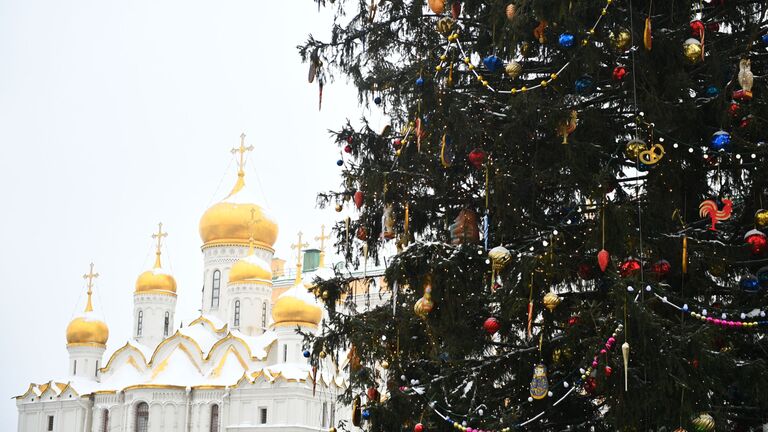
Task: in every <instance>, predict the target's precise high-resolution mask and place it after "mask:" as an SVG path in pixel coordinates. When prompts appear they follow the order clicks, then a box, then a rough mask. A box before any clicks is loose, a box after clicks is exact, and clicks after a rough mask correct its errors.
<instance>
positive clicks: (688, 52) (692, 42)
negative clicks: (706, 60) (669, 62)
mask: <svg viewBox="0 0 768 432" xmlns="http://www.w3.org/2000/svg"><path fill="white" fill-rule="evenodd" d="M683 54H684V55H685V58H686V59H688V61H689V62H690V63H698V62H700V61H701V60H702V56H703V54H704V51H703V48H702V46H701V42H699V41H697V40H696V39H694V38H689V39H687V40H686V41H685V42H684V43H683Z"/></svg>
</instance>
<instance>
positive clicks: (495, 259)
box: [488, 246, 512, 283]
mask: <svg viewBox="0 0 768 432" xmlns="http://www.w3.org/2000/svg"><path fill="white" fill-rule="evenodd" d="M488 258H489V259H490V260H491V282H492V283H493V282H495V281H496V275H497V274H498V273H499V272H501V271H502V270H504V268H505V267H506V266H507V264H509V262H510V261H512V254H511V253H510V252H509V250H508V249H507V248H505V247H504V246H496V247H495V248H493V249H491V250H490V251H488Z"/></svg>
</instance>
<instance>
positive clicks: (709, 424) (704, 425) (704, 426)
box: [691, 413, 715, 432]
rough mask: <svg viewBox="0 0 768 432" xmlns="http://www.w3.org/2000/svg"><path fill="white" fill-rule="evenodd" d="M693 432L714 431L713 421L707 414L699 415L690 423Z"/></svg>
mask: <svg viewBox="0 0 768 432" xmlns="http://www.w3.org/2000/svg"><path fill="white" fill-rule="evenodd" d="M691 424H692V425H693V430H695V431H696V432H710V431H713V430H715V419H714V418H713V417H712V416H711V415H709V414H707V413H701V414H699V416H698V417H696V418H695V419H693V420H692V421H691Z"/></svg>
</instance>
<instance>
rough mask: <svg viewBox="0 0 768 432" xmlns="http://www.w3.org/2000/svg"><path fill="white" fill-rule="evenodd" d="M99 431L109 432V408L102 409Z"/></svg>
mask: <svg viewBox="0 0 768 432" xmlns="http://www.w3.org/2000/svg"><path fill="white" fill-rule="evenodd" d="M101 432H109V410H108V409H105V410H104V415H103V416H102V417H101Z"/></svg>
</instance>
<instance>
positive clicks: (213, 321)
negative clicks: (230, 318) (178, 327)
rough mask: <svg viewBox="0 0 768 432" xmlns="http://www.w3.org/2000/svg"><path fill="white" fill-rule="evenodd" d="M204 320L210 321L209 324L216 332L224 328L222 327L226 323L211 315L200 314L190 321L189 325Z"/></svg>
mask: <svg viewBox="0 0 768 432" xmlns="http://www.w3.org/2000/svg"><path fill="white" fill-rule="evenodd" d="M206 321H207V322H208V323H210V325H212V326H213V327H214V330H215V331H217V332H218V331H222V330H224V327H225V326H226V325H227V324H226V323H225V322H224V321H222V320H220V319H218V318H216V317H215V316H213V315H200V316H199V317H197V319H195V320H194V321H192V323H190V325H192V324H197V323H201V322H206Z"/></svg>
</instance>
